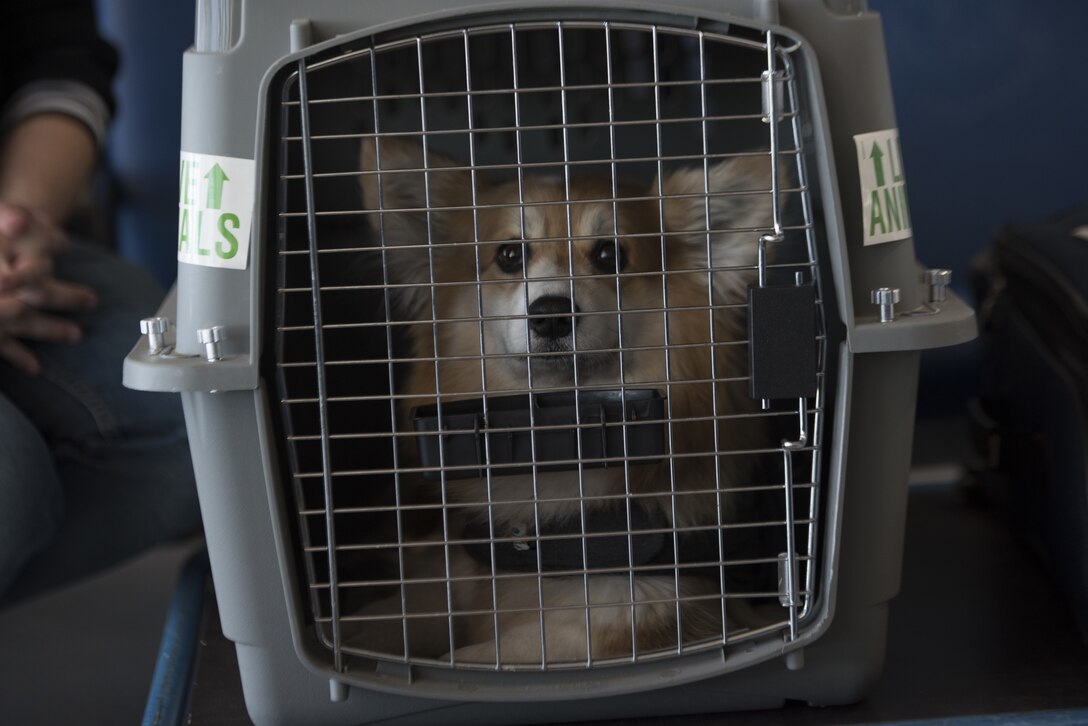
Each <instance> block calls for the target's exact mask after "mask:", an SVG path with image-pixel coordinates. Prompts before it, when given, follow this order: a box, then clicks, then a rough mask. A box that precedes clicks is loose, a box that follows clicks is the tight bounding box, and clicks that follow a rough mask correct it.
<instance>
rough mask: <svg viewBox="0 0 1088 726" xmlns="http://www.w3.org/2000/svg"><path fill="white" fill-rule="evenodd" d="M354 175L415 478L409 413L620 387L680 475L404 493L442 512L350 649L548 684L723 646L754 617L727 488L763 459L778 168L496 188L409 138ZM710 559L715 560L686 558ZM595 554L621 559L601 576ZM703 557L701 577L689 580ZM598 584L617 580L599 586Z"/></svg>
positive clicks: (402, 455) (651, 469) (758, 162)
mask: <svg viewBox="0 0 1088 726" xmlns="http://www.w3.org/2000/svg"><path fill="white" fill-rule="evenodd" d="M361 156H362V160H361V161H362V174H361V177H360V178H361V187H362V195H363V199H364V202H365V207H366V216H367V219H368V221H369V224H370V225H371V227H372V228H373V231H374V232H375V239H376V240H378V244H380V246H381V260H382V265H383V267H384V270H385V276H386V282H387V284H388V286H389V294H390V297H391V302H392V311H391V315H392V317H391V320H392V321H395V324H396V326H397V328H398V329H399V330H403V331H404V332H405V335H404V338H405V340H406V347H407V350H405V351H403V352H399V353H398V358H400V359H402V360H403V359H407V363H405V367H404V369H403V375H402V376H401V380H400V381H398V385H397V389H398V390H397V394H398V416H397V419H398V420H397V431H398V432H401V434H400V435H399V436H398V441H399V445H398V451H399V465H400V466H401V467H405V468H411V467H413V466H415V467H417V468H418V466H419V464H418V457H417V454H416V440H415V437H413V436H412V435H411V434H410V433H405V432H411V431H412V422H411V412H412V411H413V410H415V409H416V408H417V407H420V406H425V405H428V404H434V403H435V401H436V400H437V399H439V398H440V399H441V401H442V402H443V403H448V402H452V401H457V400H460V399H478V398H480V397H482V396H484V395H485V394H486V395H487V396H495V395H504V394H515V393H523V394H524V393H528V392H529V391H530V390H531V391H532V392H534V393H536V392H546V391H571V390H574V389H578V390H582V389H602V388H604V389H607V388H612V389H615V388H619V387H620V385H621V384H622V385H623V386H624V387H627V388H639V389H656V390H657V391H659V392H660V394H661V395H662V396H664V397H665V398H666V402H667V403H666V406H667V411H668V423H667V425H666V427H665V428H666V429H667V431H668V447H669V448H668V451H669V452H670V453H671V456H668V457H665V460H664V461H657V462H656V463H651V464H641V463H637V462H632V463H630V464H629V465H624V464H622V463H621V464H619V465H611V466H608V467H605V468H594V469H590V468H585V469H584V470H583V471H577V470H575V471H550V470H549V471H541V472H538V473H537V475H536V476H531V475H524V474H518V475H510V476H502V475H501V472H499V471H495V472H494V475H493V476H492V477H490V478H489V479H480V478H471V477H470V478H462V479H452V478H451V479H449V480H447V481H443V482H441V483H439V482H436V481H425V480H424V479H423V477H417V478H413V477H411V476H409V475H404V476H402V477H401V482H402V485H401V486H402V487H403V488H404V489H405V490H410V491H405V492H404V496H405V499H406V500H409V499H411V500H413V501H420V502H429V503H430V507H429V508H428V507H427V506H416V507H413V508H411V509H406V510H405V511H403V512H401V513H400V514H399V515H398V516H400V517H401V520H402V522H401V525H398V526H401V535H400V536H398V537H397V538H396V539H397V541H396V542H392V543H390V544H389V547H388V552H389V554H390V556H391V557H392V559H393V560H395V563H394V567H395V569H396V570H397V572H398V576H399V577H398V579H399V584H398V592H397V593H396V594H395V595H392V596H390V597H387V598H384V599H378V600H375V601H374V602H371V603H368V604H367V605H366V606H365V607H364V608H363V609H362V610H361V611H360V612H359V613H358V614H357V617H355V618H350V617H349V618H347V619H348V620H351V621H352V623H351V625H352V634H351V635H350V636H349V637H348V641H349V642H350V643H352V644H354V645H355V646H356V647H358V648H360V649H362V650H363V651H365V652H366V653H367V654H370V655H377V656H379V657H381V656H385V657H394V658H409V659H424V660H428V661H431V662H437V663H445V664H448V665H453V666H468V667H471V666H474V665H475V666H482V667H493V668H494V667H500V668H517V667H530V668H537V669H539V668H542V667H549V666H554V665H560V664H576V663H583V664H584V663H590V662H592V663H598V662H604V661H610V660H616V659H618V660H620V661H630V660H632V659H634V658H637V657H641V656H643V655H646V654H651V653H661V652H668V651H671V652H674V653H675V652H678V649H682V648H684V647H687V646H690V645H693V644H696V643H704V642H708V641H714V640H716V641H717V642H719V643H721V642H722V640H723V638H726V637H727V631H728V630H730V629H731V628H733V627H736V626H737V623H740V622H742V621H743V620H744V618H743V616H742V611H743V610H744V607H743V601H734V600H733V599H728V600H726V599H724V597H723V595H724V593H723V591H722V590H723V585H722V583H723V582H724V580H722V579H721V578H720V577H719V574H720V572H721V566H720V564H719V562H720V561H721V558H722V557H723V556H724V557H726V558H728V557H729V553H728V552H725V553H723V552H721V551H720V549H719V548H720V544H719V543H720V540H719V539H718V534H719V529H720V527H721V525H722V524H728V523H729V522H732V521H735V517H736V516H737V513H736V512H735V506H736V505H735V503H734V499H735V497H731V496H730V494H729V488H730V487H733V486H743V485H745V484H746V483H748V482H749V480H748V478H747V477H748V476H749V475H750V469H751V463H750V460H751V457H750V456H747V455H745V454H743V453H738V452H750V451H752V450H754V449H756V448H758V447H759V446H760V445H761V442H765V441H766V438H767V433H766V431H765V430H764V428H763V424H762V423H760V421H761V419H760V417H758V416H746V414H751V413H753V412H754V411H755V406H754V402H753V401H752V400H751V399H750V398H749V396H748V395H747V387H746V384H745V383H744V381H745V380H746V376H747V348H746V347H745V344H744V343H745V338H746V322H745V318H744V312H743V303H744V301H745V295H746V289H747V287H748V285H749V284H750V283H751V282H752V281H753V280H754V278H755V275H756V272H755V270H756V262H757V240H758V237H759V234H760V231H761V230H765V229H766V228H768V227H770V226H771V225H772V221H771V220H772V208H771V199H770V194H769V193H768V191H767V190H769V188H770V184H771V179H770V177H771V162H770V156H769V155H767V154H758V155H750V156H739V157H736V158H732V159H728V160H725V161H721V162H719V163H714V164H712V165H711V166H709V168H708V169H706V170H705V171H704V169H703V168H702V167H699V168H686V169H680V170H676V171H672V172H670V173H665V174H662V175H660V176H659V177H658V178H656V179H654V181H653V182H652V183H651V184H649V185H648V186H642V185H636V184H632V183H627V182H614V181H613V180H612V179H608V178H593V177H586V178H569V179H554V178H545V177H536V176H532V175H530V174H524V175H521V176H520V177H519V179H517V180H509V181H504V182H492V181H489V180H487V179H485V178H484V175H483V174H482V173H479V172H473V171H471V170H469V169H468V167H467V166H465V165H461V164H458V163H457V162H456V161H455V160H453V159H451V158H449V157H447V156H445V155H442V154H439V153H436V152H433V151H431V152H426V153H425V151H424V148H423V146H421V145H420V144H418V143H414V142H410V141H405V140H401V139H399V138H396V137H388V138H386V137H383V138H381V139H380V140H378V141H377V142H375V141H374V140H373V139H366V140H365V141H364V143H363V148H362V154H361ZM708 192H709V193H708ZM764 445H765V444H764ZM630 453H631V454H634V455H637V454H638V452H630ZM428 511H429V512H431V513H432V515H435V516H433V518H432V519H433V521H431V520H428V519H427V512H428ZM424 522H429V523H428V524H424ZM629 528H630V529H631V530H634V531H635V536H632V537H630V538H629V537H628V536H627V534H628V529H629ZM410 531H412V532H415V531H423V532H424V533H423V534H420V535H419V536H418V537H416V536H415V535H408V534H406V533H407V532H410ZM602 532H603V533H611V534H612V535H613V536H612V537H611V538H608V537H604V536H602V537H600V538H598V537H597V536H596V535H597V534H598V533H602ZM673 532H679V533H681V534H677V535H675V536H674V534H673ZM587 533H592V534H593V535H594V536H584V535H586V534H587ZM689 534H692V535H694V536H692V537H689V536H688V535H689ZM564 535H566V536H565V537H564ZM549 536H550V537H551V538H552V539H554V541H555V543H557V544H555V545H554V546H552V550H553V551H559V550H564V549H565V550H566V551H568V555H571V553H573V555H572V556H567V557H566V559H564V558H563V557H560V558H559V559H560V560H562V562H561V563H560V566H559V568H558V571H556V573H555V574H552V572H551V571H544V572H541V571H540V569H539V568H540V566H541V563H542V562H543V561H544V559H548V558H545V557H542V556H541V555H540V552H538V551H537V550H538V549H540V550H543V548H544V546H545V540H547V539H548V538H549ZM708 537H709V539H708ZM598 539H599V540H600V541H601V542H602V543H605V542H607V543H608V544H607V545H606V544H601V545H600V546H598V545H597V544H594V543H595V542H597V541H598ZM699 539H702V540H703V541H704V544H705V543H706V542H707V541H709V542H710V545H709V548H705V547H704V548H703V550H700V553H696V554H694V555H691V553H688V552H685V548H688V549H690V548H691V547H692V546H693V545H691V542H693V541H696V540H699ZM560 541H565V542H567V543H572V544H568V545H567V546H566V547H565V548H564V547H563V546H562V545H559V544H558V543H559V542H560ZM583 542H584V543H585V546H583ZM591 546H592V548H593V549H594V552H595V553H596V552H597V551H603V550H608V549H609V548H611V549H612V550H613V551H612V552H611V554H608V553H607V552H605V553H604V554H601V555H599V556H597V555H596V554H594V555H593V556H590V555H589V549H590V548H591ZM704 550H705V551H704ZM519 553H521V554H519ZM526 553H528V554H526ZM689 555H691V556H689ZM587 556H588V557H589V559H588V561H587V560H585V559H583V557H587ZM519 557H520V559H519ZM549 557H550V554H549ZM526 558H527V559H526ZM692 559H693V560H696V561H697V562H700V563H702V564H704V565H707V566H706V567H703V572H697V571H694V570H689V569H688V568H685V567H683V566H682V565H683V564H684V563H685V560H692ZM602 562H603V563H604V565H603V567H601V569H604V570H605V572H596V571H589V570H596V569H598V567H600V566H601V563H602ZM677 562H680V563H681V566H680V567H678V566H677V564H676V563H677ZM519 563H520V564H519ZM632 565H634V567H632ZM707 570H709V571H710V574H711V576H709V577H708V576H704V575H705V574H706V571H707ZM391 623H395V625H391Z"/></svg>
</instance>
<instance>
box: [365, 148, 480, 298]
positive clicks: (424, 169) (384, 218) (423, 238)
mask: <svg viewBox="0 0 1088 726" xmlns="http://www.w3.org/2000/svg"><path fill="white" fill-rule="evenodd" d="M457 166H458V165H457V163H456V162H455V161H453V160H452V159H450V158H449V157H447V156H445V155H443V154H440V153H438V152H435V151H427V152H426V154H425V153H424V149H423V146H422V145H421V144H419V143H416V142H414V141H407V140H404V139H401V138H398V137H395V136H389V137H381V138H379V139H375V138H367V139H364V140H363V144H362V153H361V171H362V175H361V177H360V186H361V187H362V192H363V201H364V203H365V205H366V209H367V210H368V213H367V215H366V216H367V219H368V221H369V223H370V226H371V227H372V228H373V229H374V231H375V232H376V233H377V237H376V243H377V244H379V245H382V246H386V247H404V246H406V245H412V246H413V247H411V248H408V249H402V250H398V251H394V252H391V253H390V254H389V255H388V256H387V260H388V267H389V273H390V275H391V276H392V278H393V280H391V281H393V282H396V283H400V284H404V283H407V284H413V285H426V284H428V283H430V282H432V280H431V279H430V278H431V269H432V259H431V258H432V255H433V257H434V260H433V265H434V268H435V269H439V268H440V267H441V265H442V264H443V263H442V261H441V260H442V257H443V256H444V255H445V254H446V253H447V252H448V247H447V246H446V245H448V244H450V243H455V242H459V241H464V240H458V239H456V235H457V233H456V230H458V229H471V212H469V211H466V210H465V209H451V207H455V208H456V207H461V208H465V207H469V206H470V205H471V203H472V191H471V188H470V184H471V183H472V178H471V175H470V174H469V172H468V171H466V170H464V169H458V168H456V167H457ZM427 210H430V213H429V214H428V212H427ZM466 216H467V219H466V218H465V217H466ZM416 245H420V246H419V247H416ZM428 245H433V247H428ZM428 250H429V251H430V253H431V254H428ZM417 289H418V288H417ZM400 297H401V298H403V299H402V300H401V302H402V304H403V305H404V306H406V307H407V308H408V309H409V311H410V312H413V313H414V312H415V310H414V309H415V308H416V307H417V303H418V304H421V302H420V301H422V300H423V299H424V298H425V297H426V296H425V295H424V294H422V293H420V294H418V295H416V294H413V292H412V289H406V290H405V292H404V294H403V295H400ZM415 298H419V300H416V299H415Z"/></svg>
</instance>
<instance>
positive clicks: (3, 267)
mask: <svg viewBox="0 0 1088 726" xmlns="http://www.w3.org/2000/svg"><path fill="white" fill-rule="evenodd" d="M68 246H69V242H68V238H67V236H66V235H65V234H64V232H63V231H61V230H60V229H59V228H57V227H56V225H54V224H53V223H52V222H50V221H49V219H48V218H47V217H46V216H45V215H42V214H38V213H35V212H34V211H32V210H27V209H24V208H22V207H19V206H16V205H12V204H7V203H4V202H0V358H2V359H4V360H6V361H8V362H9V363H11V364H12V365H14V366H15V367H17V368H20V369H22V370H24V371H26V372H27V373H30V374H32V375H37V374H38V373H40V371H41V363H40V362H39V361H38V358H37V356H35V355H34V354H33V353H32V352H31V351H30V349H29V348H27V347H26V346H25V345H24V344H23V343H22V341H24V340H37V341H43V342H68V343H74V342H76V341H78V340H80V339H81V338H82V331H81V330H80V329H79V326H78V325H76V324H75V323H74V322H72V321H70V320H65V319H64V318H62V317H57V316H55V315H49V314H47V313H46V312H45V311H52V312H71V311H77V310H87V309H90V308H92V307H94V305H95V304H96V302H97V299H96V297H95V294H94V291H93V290H91V289H90V288H88V287H86V286H84V285H76V284H73V283H69V282H62V281H61V280H58V279H56V278H55V277H53V258H54V257H55V256H56V255H58V254H60V253H61V252H63V251H64V250H65V249H67V248H68Z"/></svg>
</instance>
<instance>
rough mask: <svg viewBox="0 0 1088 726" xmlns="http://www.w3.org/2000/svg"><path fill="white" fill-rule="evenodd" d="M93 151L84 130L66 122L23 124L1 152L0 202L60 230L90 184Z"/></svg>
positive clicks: (61, 118) (46, 119) (43, 118)
mask: <svg viewBox="0 0 1088 726" xmlns="http://www.w3.org/2000/svg"><path fill="white" fill-rule="evenodd" d="M97 151H98V150H97V144H96V143H95V139H94V137H93V136H92V135H91V132H90V131H89V130H88V128H87V127H86V126H85V125H84V124H83V123H81V122H80V121H77V120H76V119H74V118H72V117H70V116H65V115H62V114H57V113H47V114H40V115H37V116H31V117H30V118H27V119H25V120H23V121H22V122H20V123H19V124H18V125H17V126H16V127H15V128H14V129H12V131H11V132H10V134H8V136H7V139H6V140H5V142H4V145H3V151H2V152H0V202H3V203H4V204H6V205H15V206H18V207H22V208H24V209H27V210H34V211H36V212H40V213H41V214H43V215H44V216H45V218H46V219H48V220H49V222H51V223H52V224H53V225H54V226H56V227H60V226H61V225H62V224H63V223H64V220H65V219H67V217H68V215H69V214H70V213H71V211H72V208H73V207H74V206H75V202H76V199H77V197H78V196H79V193H80V192H81V191H82V190H83V188H84V187H85V185H86V184H87V181H88V180H89V179H90V176H91V173H92V171H93V170H94V166H95V160H96V158H97Z"/></svg>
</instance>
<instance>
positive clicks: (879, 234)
mask: <svg viewBox="0 0 1088 726" xmlns="http://www.w3.org/2000/svg"><path fill="white" fill-rule="evenodd" d="M854 142H855V143H856V144H857V150H858V176H859V177H860V178H861V222H862V227H863V228H864V243H865V244H866V245H877V244H882V243H884V242H894V241H895V240H899V239H906V238H907V237H910V236H911V235H912V234H913V232H912V231H911V227H910V211H909V209H908V208H907V182H906V180H905V179H904V178H903V154H902V153H901V152H900V150H899V129H886V130H884V131H873V132H871V133H867V134H858V135H857V136H855V137H854Z"/></svg>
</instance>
